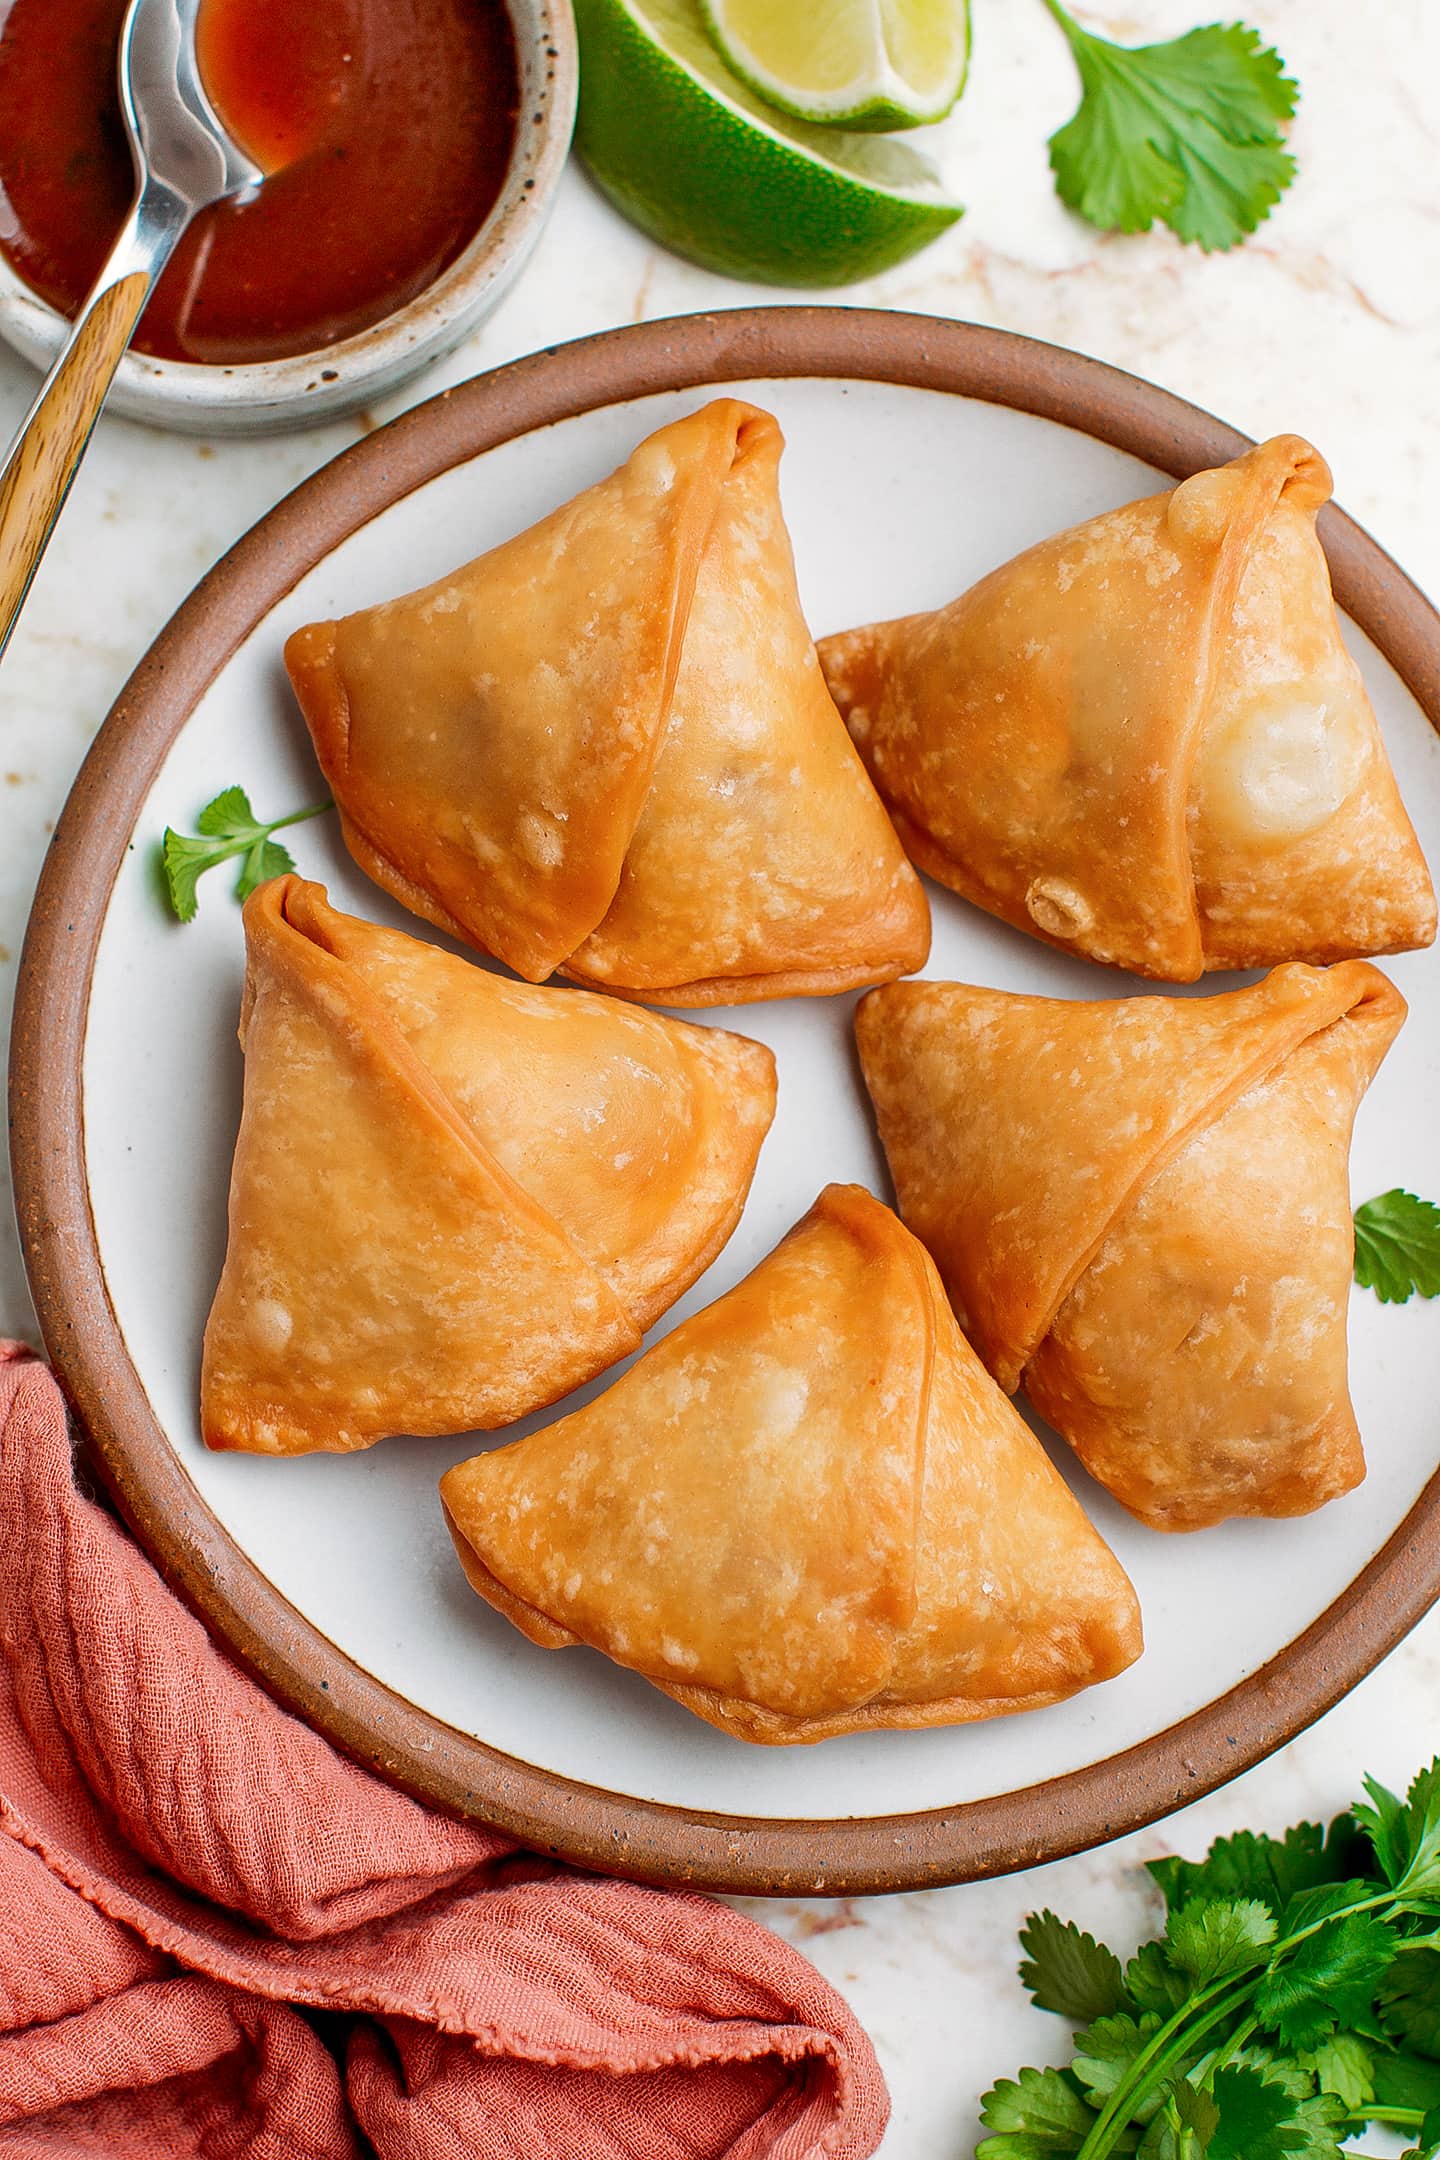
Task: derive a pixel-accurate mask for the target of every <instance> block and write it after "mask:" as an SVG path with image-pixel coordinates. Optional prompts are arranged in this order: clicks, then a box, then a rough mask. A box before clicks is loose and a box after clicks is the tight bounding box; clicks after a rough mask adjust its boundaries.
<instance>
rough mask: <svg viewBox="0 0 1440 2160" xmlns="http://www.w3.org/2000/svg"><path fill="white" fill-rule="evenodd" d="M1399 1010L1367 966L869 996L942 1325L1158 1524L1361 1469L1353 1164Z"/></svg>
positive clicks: (880, 1080) (1186, 1523) (1198, 1520)
mask: <svg viewBox="0 0 1440 2160" xmlns="http://www.w3.org/2000/svg"><path fill="white" fill-rule="evenodd" d="M1404 1017H1405V1001H1404V999H1403V998H1402V997H1401V996H1400V993H1399V992H1398V990H1396V989H1395V988H1394V987H1393V985H1392V984H1391V983H1389V982H1388V981H1387V980H1386V978H1385V977H1384V976H1383V975H1382V974H1380V972H1379V971H1378V969H1376V968H1373V967H1370V966H1368V965H1367V964H1366V963H1365V962H1364V961H1359V960H1352V961H1346V962H1342V963H1341V964H1340V965H1339V966H1337V967H1333V968H1327V969H1320V968H1311V967H1305V966H1302V965H1298V964H1296V965H1291V966H1287V967H1280V968H1276V969H1275V971H1274V973H1273V974H1271V975H1269V976H1267V977H1266V979H1265V980H1264V981H1263V982H1260V983H1256V984H1255V985H1254V986H1253V987H1252V988H1251V989H1248V990H1234V991H1231V992H1229V993H1228V994H1226V995H1225V996H1223V997H1212V998H1203V999H1202V998H1160V997H1135V998H1126V999H1122V1000H1120V1001H1118V1002H1116V1003H1103V1004H1089V1003H1084V1004H1081V1003H1071V1002H1069V1001H1067V1000H1064V999H1053V998H1036V997H1011V996H1007V995H1006V994H1005V992H1003V991H1000V990H974V989H970V988H968V987H966V986H965V985H964V984H961V983H935V982H924V983H899V984H895V985H893V986H892V987H890V988H887V989H885V990H878V991H875V992H873V993H872V994H871V996H869V997H867V998H865V999H864V1000H862V1002H861V1005H860V1008H859V1011H858V1012H857V1014H856V1017H855V1030H856V1035H857V1037H858V1040H859V1045H860V1062H861V1065H862V1067H863V1069H864V1074H865V1082H866V1085H867V1087H868V1088H869V1090H870V1094H871V1096H872V1098H873V1100H874V1103H875V1109H876V1114H877V1116H878V1118H879V1123H880V1137H881V1139H882V1141H883V1142H884V1145H885V1152H886V1155H887V1156H888V1157H889V1161H890V1169H891V1173H892V1175H893V1177H894V1180H895V1190H896V1193H897V1195H898V1198H899V1204H900V1212H901V1214H902V1215H903V1217H904V1219H905V1221H906V1222H907V1223H908V1224H909V1226H910V1228H911V1229H912V1230H913V1231H914V1232H915V1234H916V1236H917V1237H919V1238H921V1239H922V1240H923V1241H924V1243H925V1245H926V1246H927V1247H928V1249H929V1251H930V1252H931V1253H932V1254H933V1256H934V1258H935V1261H936V1264H937V1266H938V1267H939V1270H940V1274H941V1277H942V1279H943V1281H944V1284H945V1287H946V1289H947V1290H948V1291H949V1293H950V1299H951V1302H952V1304H953V1305H954V1308H955V1311H956V1312H957V1314H958V1315H959V1318H960V1324H961V1326H962V1327H963V1328H964V1329H965V1331H966V1333H967V1334H968V1335H969V1337H970V1339H971V1341H972V1342H973V1343H974V1344H975V1347H976V1349H977V1350H978V1351H979V1353H980V1355H981V1357H982V1358H983V1359H984V1360H985V1363H986V1364H987V1365H988V1366H989V1368H990V1370H991V1372H992V1373H993V1374H994V1375H995V1377H996V1379H997V1380H998V1381H999V1382H1000V1385H1001V1386H1002V1387H1003V1388H1005V1389H1006V1390H1007V1392H1010V1393H1013V1392H1014V1390H1015V1389H1016V1388H1017V1387H1020V1386H1023V1387H1024V1388H1025V1390H1026V1392H1027V1394H1028V1395H1029V1397H1030V1400H1031V1402H1032V1403H1033V1404H1034V1405H1035V1407H1036V1409H1037V1410H1038V1411H1040V1413H1041V1415H1042V1416H1044V1417H1046V1418H1048V1419H1049V1421H1050V1423H1051V1424H1052V1425H1054V1426H1055V1428H1056V1430H1057V1431H1058V1432H1061V1433H1063V1434H1064V1436H1065V1438H1066V1439H1067V1440H1068V1441H1069V1442H1070V1444H1071V1446H1072V1447H1073V1448H1074V1449H1075V1451H1076V1453H1077V1454H1078V1455H1079V1457H1080V1459H1081V1461H1082V1462H1083V1463H1084V1465H1085V1467H1086V1469H1087V1470H1088V1471H1089V1472H1090V1473H1091V1475H1092V1476H1093V1477H1096V1478H1098V1479H1099V1480H1100V1482H1101V1483H1102V1484H1103V1485H1105V1486H1107V1487H1108V1488H1109V1490H1110V1491H1111V1492H1112V1493H1114V1495H1115V1497H1116V1498H1117V1499H1118V1500H1120V1501H1121V1502H1122V1503H1123V1504H1124V1506H1126V1507H1127V1508H1129V1509H1130V1510H1131V1512H1132V1513H1133V1514H1135V1515H1138V1516H1139V1517H1140V1518H1141V1520H1142V1521H1143V1522H1147V1523H1150V1524H1152V1525H1153V1526H1154V1527H1155V1528H1156V1529H1160V1530H1194V1529H1199V1528H1200V1527H1202V1526H1203V1525H1205V1524H1207V1523H1215V1522H1221V1521H1223V1520H1224V1519H1225V1518H1226V1517H1227V1516H1231V1515H1303V1514H1308V1513H1309V1512H1310V1510H1311V1509H1313V1508H1317V1507H1319V1506H1321V1505H1322V1503H1323V1502H1325V1501H1326V1500H1332V1499H1334V1498H1335V1497H1336V1495H1337V1494H1339V1493H1343V1492H1348V1491H1349V1490H1350V1488H1351V1487H1352V1486H1354V1485H1357V1484H1358V1483H1359V1482H1360V1479H1361V1478H1362V1477H1363V1476H1364V1474H1365V1460H1364V1456H1363V1455H1362V1453H1361V1449H1360V1436H1359V1434H1358V1432H1357V1431H1356V1427H1355V1417H1354V1412H1353V1411H1352V1409H1351V1407H1350V1396H1349V1391H1348V1388H1347V1385H1346V1365H1345V1320H1346V1311H1347V1307H1348V1304H1349V1291H1350V1276H1351V1269H1352V1265H1353V1260H1354V1230H1353V1224H1352V1220H1351V1214H1350V1191H1349V1178H1348V1173H1347V1160H1348V1154H1349V1146H1350V1129H1351V1126H1352V1123H1353V1121H1354V1117H1355V1109H1356V1105H1357V1104H1358V1102H1359V1100H1360V1097H1361V1096H1362V1095H1363V1094H1364V1092H1365V1089H1366V1088H1367V1087H1368V1086H1369V1084H1370V1081H1371V1079H1372V1078H1373V1076H1374V1074H1375V1071H1376V1069H1377V1067H1378V1066H1379V1064H1380V1061H1381V1059H1382V1058H1383V1057H1384V1055H1385V1052H1386V1051H1387V1050H1388V1048H1389V1047H1390V1044H1391V1042H1392V1041H1393V1040H1394V1037H1395V1034H1396V1031H1397V1030H1398V1028H1399V1026H1400V1023H1401V1021H1402V1020H1403V1019H1404Z"/></svg>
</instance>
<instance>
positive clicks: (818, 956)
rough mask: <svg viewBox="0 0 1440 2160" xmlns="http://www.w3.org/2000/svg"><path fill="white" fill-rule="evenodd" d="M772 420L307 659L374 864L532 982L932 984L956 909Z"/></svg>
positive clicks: (430, 911) (324, 635) (646, 466)
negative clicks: (861, 700) (803, 546)
mask: <svg viewBox="0 0 1440 2160" xmlns="http://www.w3.org/2000/svg"><path fill="white" fill-rule="evenodd" d="M782 447H783V439H782V437H781V434H780V429H779V427H778V426H777V424H776V422H775V421H774V420H773V419H772V418H771V416H770V415H769V414H768V413H763V412H758V411H757V410H756V409H755V408H754V407H753V406H751V405H742V404H740V403H739V402H738V401H737V400H735V399H734V398H720V399H718V400H717V401H716V402H715V403H714V404H712V405H708V406H706V407H705V409H704V410H703V411H702V412H698V413H694V414H692V415H691V416H690V417H689V418H688V419H685V420H678V421H676V422H674V423H673V425H671V426H669V427H666V428H662V429H661V430H660V432H659V433H658V434H657V435H652V436H651V437H650V439H649V440H648V441H647V442H643V443H642V444H641V445H640V447H639V449H638V450H636V452H635V453H634V455H633V456H632V457H631V458H629V459H628V460H627V462H626V463H625V464H624V465H622V466H621V467H620V469H619V471H618V472H616V473H612V475H611V476H610V478H609V479H608V480H603V481H601V482H600V483H599V485H598V486H596V487H592V488H590V489H588V490H587V491H586V492H585V493H584V494H583V495H579V496H577V497H576V498H575V500H574V501H573V502H569V503H566V504H565V505H564V507H563V508H562V509H559V510H557V511H555V512H554V513H553V514H552V515H551V516H550V517H548V518H546V519H544V520H543V521H542V523H540V524H539V525H536V526H534V527H533V528H532V529H531V530H530V531H529V532H524V533H521V534H520V535H519V536H518V538H516V539H514V540H509V541H506V542H505V544H504V545H503V546H501V547H498V548H495V549H492V551H491V552H490V553H489V554H488V555H482V556H481V557H480V559H479V560H478V561H476V562H472V563H470V564H468V565H467V566H466V567H465V568H464V569H462V570H458V571H456V572H455V574H454V575H453V576H451V577H448V578H442V579H441V580H440V582H439V583H438V584H435V585H431V586H428V587H427V588H426V589H425V590H424V591H423V592H417V593H412V594H410V595H409V596H408V597H407V598H404V599H400V600H392V601H390V602H389V603H387V604H386V605H385V606H382V607H374V608H366V609H365V610H363V611H362V612H361V613H360V614H358V615H349V616H346V617H345V618H344V620H343V621H340V622H324V623H312V624H310V625H309V626H308V627H307V628H305V629H303V630H297V631H296V633H295V634H294V636H293V637H292V638H291V639H290V640H289V642H288V643H287V645H286V647H285V661H286V666H287V667H288V668H289V670H290V677H291V681H292V682H293V683H294V686H295V691H296V694H297V696H298V697H299V700H300V703H301V705H302V707H303V708H304V712H305V718H306V720H307V722H308V723H309V727H310V732H311V735H312V736H313V737H314V741H315V750H316V754H317V756H318V757H319V760H320V763H321V765H322V766H323V768H324V771H325V776H326V778H327V779H328V781H329V782H330V785H331V788H332V789H333V791H334V795H335V800H336V802H337V804H338V805H339V808H340V815H341V820H342V823H343V826H344V831H345V839H346V843H347V845H348V846H349V848H350V852H351V853H352V855H353V856H354V857H355V860H356V861H357V862H358V863H359V864H360V866H361V868H362V869H364V870H367V871H368V872H369V874H370V876H371V877H373V878H375V879H376V880H377V882H378V883H379V884H381V885H383V886H384V887H385V889H386V890H387V892H391V893H394V894H395V896H396V898H397V899H399V900H403V901H404V903H405V905H406V906H407V907H409V908H413V909H414V910H415V912H416V913H417V914H418V915H423V916H425V917H426V918H427V919H428V920H429V921H430V922H433V923H438V924H439V926H440V927H441V929H443V930H449V931H451V932H453V934H454V935H455V936H456V937H459V938H463V939H464V940H466V941H467V942H468V943H469V944H471V945H478V946H480V947H481V948H482V949H483V950H484V951H487V952H492V953H495V954H497V955H498V956H499V958H500V959H502V960H503V961H505V962H506V964H507V965H508V966H510V967H512V968H514V969H515V970H516V972H517V973H518V974H520V975H523V976H525V977H527V978H528V979H529V980H530V981H532V982H539V981H542V980H543V979H544V978H545V977H546V976H548V975H550V974H551V973H552V972H553V971H554V970H555V969H556V968H560V969H562V970H563V972H564V973H565V974H567V975H569V976H571V977H573V978H574V980H575V981H577V982H583V983H588V984H591V985H593V986H594V987H596V988H599V989H605V990H609V991H612V992H613V993H615V994H616V995H617V996H623V997H644V998H651V999H654V1000H656V1001H658V1002H659V1003H662V1004H668V1005H719V1004H737V1003H742V1002H746V1001H749V1000H752V999H756V998H774V997H790V996H796V995H807V996H808V995H818V994H820V993H822V992H828V991H835V990H846V989H852V988H854V987H855V986H856V985H857V984H860V983H873V982H883V981H887V980H889V979H890V978H891V977H893V976H896V975H902V974H904V973H906V972H907V971H908V970H909V969H911V968H914V967H918V966H919V965H920V964H921V963H922V961H923V960H924V957H925V954H926V951H927V950H928V946H929V937H930V918H929V910H928V908H927V907H926V903H925V897H924V894H923V892H922V890H921V887H920V882H919V880H918V878H917V877H916V876H915V873H914V871H913V870H912V869H911V868H910V865H909V863H908V862H907V860H906V858H905V855H904V853H903V851H902V849H901V847H900V845H899V842H898V841H897V840H896V838H895V834H894V831H893V829H892V827H891V825H890V822H889V820H888V818H887V817H886V815H885V812H884V810H883V809H882V807H881V805H880V803H879V801H878V800H877V799H876V796H875V792H874V790H873V788H872V787H871V786H870V783H869V781H868V780H867V779H866V776H865V771H864V767H863V766H862V764H861V763H860V760H859V758H858V757H857V756H856V755H855V752H854V750H853V748H852V747H851V744H850V741H849V739H848V737H847V735H846V733H845V729H844V727H843V726H842V724H841V722H840V719H839V716H838V714H837V713H836V711H835V708H834V705H833V704H832V703H831V701H830V698H829V696H828V694H827V692H826V689H825V684H824V680H823V678H822V676H821V673H820V667H819V662H818V661H817V659H816V657H815V648H814V645H813V644H812V642H811V639H810V633H809V631H808V630H807V629H806V627H805V621H804V617H803V616H802V615H801V612H800V600H799V595H798V593H797V591H796V586H795V570H794V564H793V561H792V559H791V554H790V542H789V537H788V535H787V533H786V530H785V523H784V519H783V517H782V515H781V511H780V496H779V489H778V484H777V470H778V466H779V461H780V452H781V449H782Z"/></svg>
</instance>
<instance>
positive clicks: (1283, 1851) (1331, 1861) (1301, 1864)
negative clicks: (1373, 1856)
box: [1146, 1817, 1353, 1918]
mask: <svg viewBox="0 0 1440 2160" xmlns="http://www.w3.org/2000/svg"><path fill="white" fill-rule="evenodd" d="M1341 1822H1342V1823H1346V1824H1347V1826H1348V1818H1344V1817H1342V1818H1341ZM1339 1828H1340V1825H1339V1824H1337V1825H1336V1826H1335V1828H1334V1829H1332V1831H1331V1834H1330V1837H1329V1838H1328V1839H1327V1837H1326V1834H1325V1832H1324V1831H1323V1830H1322V1829H1321V1827H1320V1825H1319V1823H1312V1822H1303V1823H1296V1824H1295V1826H1294V1828H1293V1829H1291V1830H1287V1831H1286V1833H1285V1835H1284V1837H1283V1838H1272V1837H1265V1836H1262V1835H1257V1833H1256V1832H1254V1831H1252V1830H1240V1831H1237V1832H1236V1834H1235V1836H1233V1837H1228V1838H1217V1839H1216V1840H1215V1843H1214V1844H1213V1845H1212V1846H1211V1847H1210V1850H1209V1852H1208V1853H1207V1854H1206V1856H1205V1858H1204V1859H1203V1860H1200V1861H1196V1860H1181V1859H1178V1858H1175V1859H1165V1860H1149V1861H1147V1862H1146V1867H1147V1868H1148V1870H1149V1872H1150V1874H1151V1875H1152V1876H1153V1877H1154V1878H1155V1881H1156V1882H1157V1883H1158V1884H1159V1885H1160V1888H1161V1890H1162V1891H1163V1892H1164V1896H1165V1903H1166V1905H1167V1906H1168V1907H1169V1908H1170V1910H1171V1911H1172V1912H1174V1911H1176V1910H1178V1909H1179V1907H1180V1906H1182V1905H1184V1904H1186V1903H1188V1901H1189V1900H1190V1899H1191V1898H1192V1897H1196V1896H1198V1895H1199V1894H1200V1893H1201V1892H1203V1893H1204V1894H1205V1895H1206V1896H1207V1897H1243V1898H1258V1899H1259V1900H1260V1902H1261V1903H1262V1904H1263V1905H1268V1906H1269V1908H1270V1910H1271V1912H1273V1913H1274V1914H1275V1915H1276V1917H1277V1918H1278V1917H1279V1915H1280V1914H1281V1913H1282V1912H1283V1911H1284V1909H1285V1907H1286V1906H1287V1905H1288V1904H1289V1902H1290V1900H1291V1898H1293V1897H1294V1896H1295V1895H1296V1894H1297V1893H1298V1892H1299V1891H1301V1890H1313V1889H1316V1888H1318V1886H1319V1885H1320V1884H1321V1883H1328V1882H1335V1881H1338V1880H1343V1879H1344V1878H1345V1877H1347V1876H1349V1875H1350V1874H1351V1873H1352V1872H1353V1870H1352V1868H1351V1867H1350V1866H1348V1865H1344V1864H1343V1863H1342V1859H1341V1854H1340V1850H1339V1843H1338V1841H1337V1838H1336V1834H1335V1833H1336V1830H1338V1829H1339Z"/></svg>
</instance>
